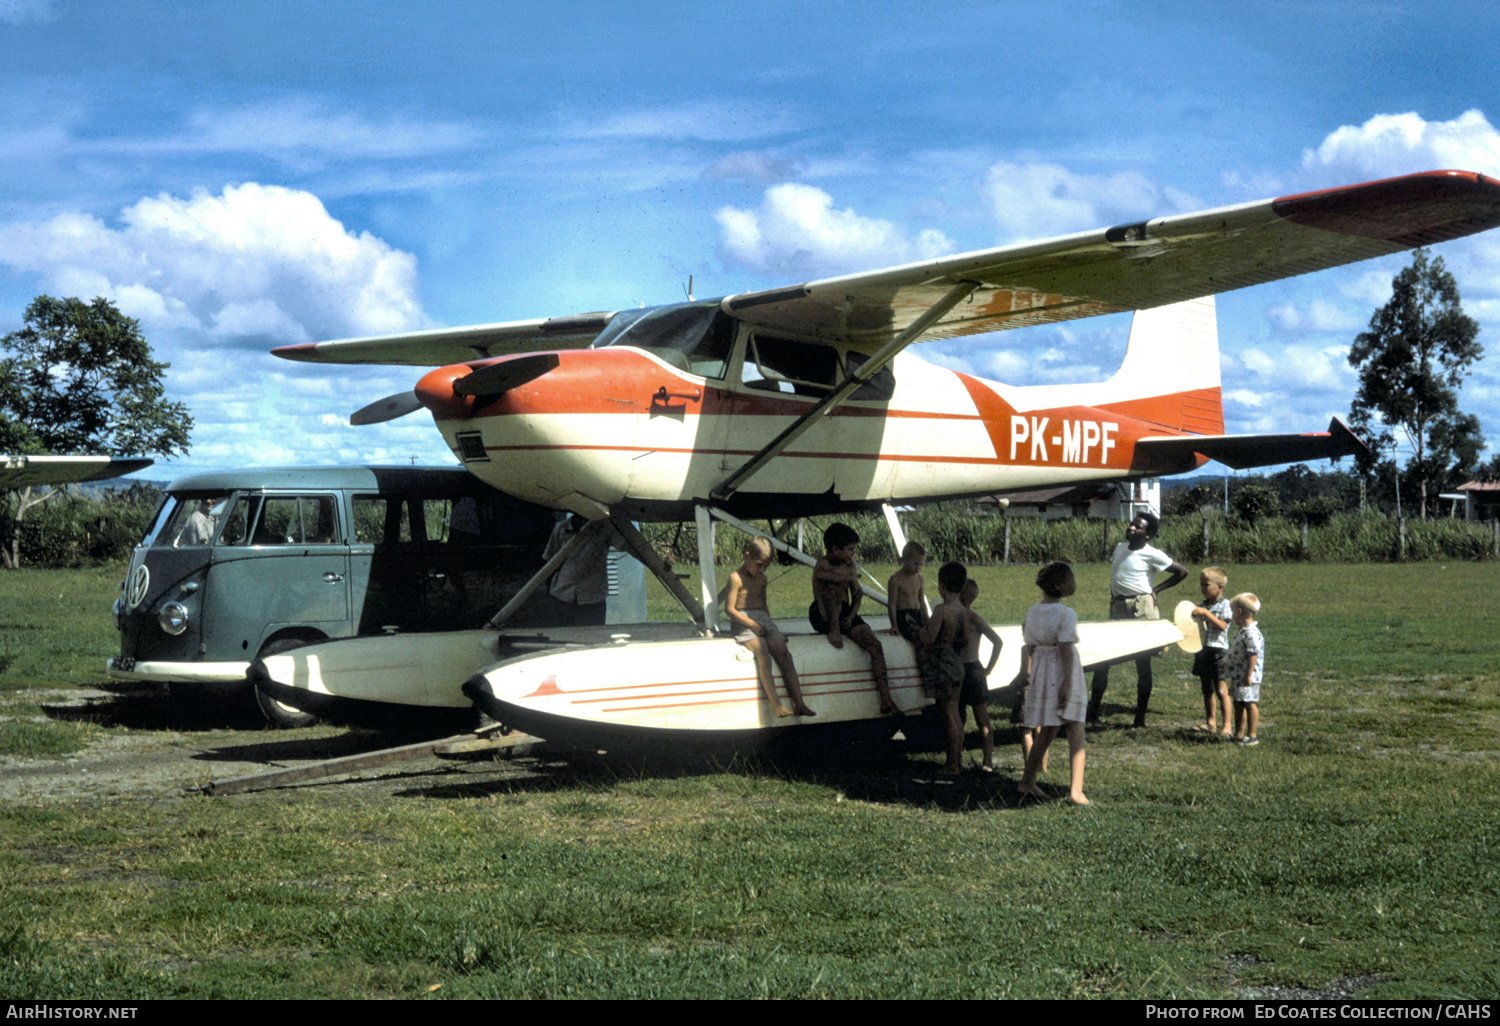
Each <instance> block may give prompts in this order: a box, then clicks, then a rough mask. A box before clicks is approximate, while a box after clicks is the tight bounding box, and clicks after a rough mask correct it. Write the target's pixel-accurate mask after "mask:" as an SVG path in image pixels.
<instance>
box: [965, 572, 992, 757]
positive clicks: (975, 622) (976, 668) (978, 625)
mask: <svg viewBox="0 0 1500 1026" xmlns="http://www.w3.org/2000/svg"><path fill="white" fill-rule="evenodd" d="M978 597H979V584H978V582H976V581H975V580H974V578H972V577H970V578H969V579H968V580H967V581H965V582H964V589H963V591H962V592H960V593H959V600H960V601H961V602H963V604H964V609H965V610H966V611H967V613H968V618H969V635H968V638H967V639H965V641H964V687H963V691H962V692H960V693H959V696H958V728H959V732H960V733H962V732H963V727H964V706H970V707H972V708H973V710H974V723H975V725H976V726H977V727H979V740H980V743H981V744H982V745H983V746H984V762H983V763H982V764H981V765H980V770H981V771H982V772H985V773H993V772H995V737H994V731H993V730H992V729H991V727H990V704H989V693H990V683H989V676H990V673H991V672H992V671H993V670H994V669H995V664H996V663H998V662H999V661H1000V645H1001V641H1000V635H998V634H996V633H995V629H994V628H993V627H991V626H990V625H989V623H987V622H986V621H985V619H984V617H982V616H980V615H979V614H978V613H976V612H975V611H974V600H975V599H976V598H978ZM981 637H986V638H989V639H990V664H989V665H988V666H983V665H981V664H980V662H979V639H980V638H981Z"/></svg>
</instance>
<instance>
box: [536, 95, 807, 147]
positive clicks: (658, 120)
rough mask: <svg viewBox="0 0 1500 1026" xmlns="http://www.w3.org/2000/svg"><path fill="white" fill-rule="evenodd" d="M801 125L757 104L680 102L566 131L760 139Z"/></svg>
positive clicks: (590, 134) (618, 135) (641, 136)
mask: <svg viewBox="0 0 1500 1026" xmlns="http://www.w3.org/2000/svg"><path fill="white" fill-rule="evenodd" d="M799 127H801V125H800V119H798V118H796V117H794V116H792V115H790V114H787V113H786V112H784V111H781V110H776V109H772V108H771V107H769V106H766V105H763V104H757V103H715V102H710V101H703V102H699V103H686V104H677V105H674V106H671V107H644V108H641V109H639V110H628V111H621V112H619V113H616V114H610V115H608V116H607V117H604V118H602V119H600V120H596V121H588V122H582V121H575V122H573V123H571V124H570V125H568V126H567V127H566V128H565V131H566V132H567V134H569V135H572V136H575V137H578V138H583V139H697V140H704V141H714V142H724V141H733V140H738V139H760V138H765V137H766V136H769V135H779V134H782V133H784V132H789V131H793V130H795V129H797V128H799Z"/></svg>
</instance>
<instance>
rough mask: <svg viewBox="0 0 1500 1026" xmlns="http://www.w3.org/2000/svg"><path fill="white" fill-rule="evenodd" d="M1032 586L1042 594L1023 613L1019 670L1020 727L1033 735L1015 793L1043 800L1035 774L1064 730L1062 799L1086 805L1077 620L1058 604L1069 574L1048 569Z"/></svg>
mask: <svg viewBox="0 0 1500 1026" xmlns="http://www.w3.org/2000/svg"><path fill="white" fill-rule="evenodd" d="M1036 586H1037V587H1038V588H1040V589H1042V595H1043V596H1044V598H1043V599H1042V601H1040V602H1038V603H1037V604H1036V605H1034V606H1032V607H1031V608H1030V609H1029V610H1027V612H1026V623H1025V626H1024V627H1022V629H1021V638H1022V641H1023V642H1024V644H1023V646H1022V648H1021V665H1022V666H1023V667H1027V668H1028V676H1029V683H1028V684H1027V685H1026V706H1025V710H1024V716H1023V722H1024V723H1025V725H1026V726H1027V727H1028V728H1035V731H1034V733H1033V735H1032V741H1031V745H1030V746H1029V750H1028V751H1027V753H1026V772H1025V773H1024V774H1023V775H1022V777H1021V783H1020V785H1019V786H1018V788H1017V789H1018V790H1019V791H1020V792H1021V794H1023V795H1029V796H1031V797H1033V798H1045V797H1046V796H1047V795H1046V793H1045V792H1044V791H1042V789H1041V788H1039V787H1037V786H1036V775H1037V771H1038V770H1040V769H1044V768H1045V767H1046V760H1047V746H1048V745H1050V744H1051V743H1052V739H1053V738H1054V737H1056V736H1057V731H1058V728H1059V727H1062V726H1066V727H1067V728H1068V768H1069V773H1070V776H1071V781H1070V787H1069V790H1068V798H1069V799H1070V800H1071V801H1072V802H1073V804H1074V805H1087V804H1089V800H1088V797H1087V796H1086V795H1085V794H1084V793H1083V761H1084V747H1085V741H1084V736H1083V722H1084V719H1085V718H1086V717H1087V715H1088V700H1089V695H1088V689H1087V688H1085V687H1084V683H1083V664H1082V662H1080V661H1079V658H1078V647H1077V642H1078V614H1077V613H1075V612H1073V610H1071V609H1069V608H1068V607H1067V606H1065V605H1063V604H1062V600H1063V599H1065V598H1067V597H1068V596H1069V595H1071V594H1073V592H1074V591H1075V590H1077V584H1076V583H1075V582H1074V580H1073V568H1072V567H1070V566H1068V564H1066V563H1048V564H1047V565H1046V566H1044V567H1042V569H1041V571H1040V572H1039V573H1038V574H1037V575H1036Z"/></svg>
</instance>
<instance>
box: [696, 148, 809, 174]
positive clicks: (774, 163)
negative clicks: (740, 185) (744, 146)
mask: <svg viewBox="0 0 1500 1026" xmlns="http://www.w3.org/2000/svg"><path fill="white" fill-rule="evenodd" d="M801 168H802V162H801V161H800V160H793V159H789V158H786V157H778V156H775V155H773V154H771V153H767V152H765V151H754V150H741V151H739V152H738V153H730V154H726V155H725V156H723V157H720V158H719V159H718V160H716V161H714V162H713V163H712V164H710V165H709V166H708V169H707V170H705V171H704V173H703V174H704V177H705V178H709V179H713V180H716V181H725V182H784V181H786V180H787V179H788V178H793V177H796V176H797V175H798V174H799V172H800V171H801Z"/></svg>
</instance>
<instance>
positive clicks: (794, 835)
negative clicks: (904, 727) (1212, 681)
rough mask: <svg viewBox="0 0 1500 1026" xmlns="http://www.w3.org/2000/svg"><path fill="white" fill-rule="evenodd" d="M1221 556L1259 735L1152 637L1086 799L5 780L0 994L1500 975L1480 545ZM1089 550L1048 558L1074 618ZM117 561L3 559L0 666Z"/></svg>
mask: <svg viewBox="0 0 1500 1026" xmlns="http://www.w3.org/2000/svg"><path fill="white" fill-rule="evenodd" d="M890 569H891V568H889V567H876V568H872V570H873V571H874V572H875V574H876V576H877V577H878V578H880V579H881V580H883V579H884V578H885V576H886V575H887V574H888V573H889V572H890ZM1228 571H1229V574H1230V587H1229V591H1230V592H1231V593H1234V592H1237V591H1241V590H1251V591H1255V592H1256V593H1257V594H1259V595H1260V597H1261V599H1262V601H1263V603H1264V607H1263V612H1262V616H1261V625H1262V628H1263V630H1264V632H1265V636H1266V642H1267V658H1266V666H1267V669H1266V684H1265V688H1264V698H1263V702H1262V726H1261V736H1262V738H1263V743H1262V744H1261V745H1260V746H1259V747H1258V748H1254V749H1243V748H1240V747H1238V746H1233V745H1229V744H1222V743H1217V742H1214V741H1211V740H1208V739H1204V738H1202V737H1200V736H1195V735H1193V734H1192V733H1191V732H1189V731H1187V730H1185V729H1184V728H1185V727H1186V725H1187V724H1189V723H1191V722H1192V721H1193V720H1194V719H1195V718H1197V717H1198V716H1200V715H1201V700H1200V697H1199V691H1198V686H1197V683H1196V682H1195V681H1193V680H1191V679H1190V678H1189V677H1188V675H1187V670H1188V666H1189V658H1188V657H1187V656H1185V655H1183V654H1181V653H1173V654H1171V655H1169V656H1167V657H1166V658H1164V659H1163V660H1161V662H1160V663H1159V665H1158V672H1157V689H1156V696H1155V698H1154V699H1153V703H1152V712H1151V717H1150V723H1151V725H1150V726H1149V727H1147V728H1146V729H1144V730H1131V729H1127V727H1126V724H1128V722H1129V714H1128V712H1127V711H1126V706H1128V705H1129V704H1131V703H1132V702H1133V699H1134V688H1133V679H1132V678H1133V673H1132V672H1131V671H1130V670H1129V669H1128V668H1127V669H1124V670H1121V671H1117V673H1116V675H1115V677H1114V686H1113V688H1112V690H1111V693H1110V699H1111V700H1112V701H1111V702H1107V703H1106V717H1105V724H1104V727H1103V729H1100V730H1098V731H1096V732H1093V733H1091V735H1090V748H1089V769H1088V791H1089V794H1090V796H1091V797H1092V798H1093V799H1094V802H1095V805H1094V806H1093V807H1092V808H1089V809H1073V808H1070V807H1068V806H1066V804H1063V803H1058V802H1052V803H1045V804H1040V805H1038V804H1035V803H1027V804H1026V805H1021V804H1019V803H1018V801H1017V799H1016V796H1015V792H1014V781H1015V779H1016V777H1017V776H1018V775H1019V772H1018V771H1019V757H1018V755H1017V753H1016V750H1015V747H1014V734H1013V732H1012V731H1010V730H1005V731H1002V734H1001V740H1002V742H1004V743H1005V748H1004V754H1003V757H1002V759H1001V766H1002V771H1001V773H1000V774H999V776H1000V780H999V781H998V782H996V783H994V784H993V785H991V784H990V783H989V782H986V781H983V780H980V779H979V778H977V777H975V778H973V779H972V780H969V781H967V782H965V783H962V784H960V785H959V786H956V787H952V788H945V789H937V788H933V787H930V786H928V785H926V784H922V783H917V782H915V781H916V780H917V779H925V777H926V776H927V775H928V772H927V771H929V770H930V769H931V768H932V765H933V764H935V763H936V762H937V761H938V760H939V759H940V756H939V755H937V754H935V753H933V754H916V755H911V754H907V753H902V752H895V753H888V752H884V751H882V750H878V749H876V750H872V749H871V748H869V747H867V748H865V749H843V750H838V751H831V752H823V753H820V754H819V757H818V758H815V759H809V760H807V761H805V762H801V763H798V764H795V765H793V764H780V765H776V764H771V763H769V762H731V763H728V764H724V765H718V766H703V765H701V764H700V765H681V764H647V765H644V766H643V765H640V764H636V763H630V762H626V761H602V760H575V761H572V762H562V761H554V762H549V763H542V764H537V765H527V764H521V765H517V766H511V767H502V766H497V767H492V768H491V767H485V768H481V769H479V770H475V771H471V772H469V773H466V774H463V775H462V776H460V777H458V778H456V779H457V781H458V782H456V783H455V782H452V781H451V780H450V778H439V779H440V780H442V781H444V782H442V783H437V784H427V783H423V782H422V781H420V780H416V781H412V782H411V783H409V784H408V785H405V786H402V787H400V788H397V789H396V791H395V793H394V794H392V793H390V789H389V788H386V789H382V788H379V787H375V786H373V785H335V786H324V787H316V788H302V789H297V790H287V791H277V792H268V793H262V794H254V795H242V796H237V797H232V798H218V799H209V798H182V799H162V798H160V797H149V798H148V797H141V798H137V799H131V798H123V799H122V798H118V797H116V798H112V799H110V800H108V801H97V802H96V801H85V800H57V801H50V802H49V801H32V802H27V803H25V804H24V805H21V804H12V805H10V806H8V807H3V808H0V866H3V869H4V872H3V873H0V924H3V925H0V995H3V996H5V997H59V998H60V997H81V996H90V997H120V998H127V997H132V998H145V997H177V996H181V997H309V996H329V997H362V996H372V997H373V996H405V997H418V996H423V995H428V996H431V997H560V996H591V997H645V996H660V997H695V996H706V997H754V996H772V997H797V996H830V997H949V998H951V997H982V996H983V997H1006V996H1009V997H1073V996H1081V997H1112V996H1119V997H1133V998H1143V997H1171V996H1175V997H1233V996H1243V995H1247V994H1255V993H1266V992H1267V991H1268V989H1269V988H1271V987H1279V988H1283V990H1282V991H1281V992H1280V993H1281V994H1282V995H1283V996H1285V995H1286V991H1285V988H1310V989H1313V990H1317V991H1320V992H1325V993H1354V994H1357V995H1359V996H1361V997H1486V996H1493V995H1494V994H1495V993H1497V992H1500V969H1497V961H1496V959H1495V956H1494V954H1493V947H1494V938H1495V937H1496V936H1500V911H1497V910H1500V901H1497V898H1500V887H1497V884H1500V868H1497V866H1500V858H1497V856H1500V851H1497V849H1500V830H1497V824H1500V772H1497V770H1500V757H1497V755H1500V753H1497V749H1500V745H1497V741H1496V739H1497V737H1500V669H1497V666H1500V630H1497V626H1500V625H1497V622H1496V621H1497V615H1500V614H1497V613H1496V608H1497V606H1500V603H1497V602H1496V601H1495V599H1494V596H1495V594H1496V591H1497V585H1500V564H1493V563H1488V564H1449V565H1439V564H1418V565H1408V566H1339V565H1321V566H1275V565H1271V566H1264V565H1263V566H1251V567H1244V568H1236V567H1229V568H1228ZM778 572H779V571H778V570H777V569H775V568H773V569H772V571H771V574H772V584H771V589H770V595H771V602H772V605H773V611H775V612H776V613H777V614H778V615H784V616H792V615H797V614H798V613H799V612H801V611H802V610H805V608H806V604H807V596H808V581H807V571H805V570H803V569H793V570H788V571H786V572H785V573H784V575H782V576H777V575H778ZM1034 574H1035V570H1034V569H1033V568H1025V567H990V568H979V569H978V570H976V572H975V575H976V577H977V578H978V579H979V581H980V584H981V589H982V592H981V598H980V602H979V606H980V608H981V610H982V611H983V612H985V614H986V615H987V616H989V617H990V618H991V619H992V620H993V621H995V622H997V623H1006V622H1014V621H1016V620H1017V619H1019V617H1020V616H1021V615H1022V614H1023V613H1024V611H1025V609H1026V607H1027V606H1028V605H1029V604H1030V603H1031V602H1032V601H1034V600H1035V598H1036V590H1035V588H1034V586H1033V585H1032V578H1033V577H1034ZM1105 574H1106V571H1105V568H1104V567H1103V566H1101V565H1085V566H1082V567H1080V568H1079V578H1080V579H1079V591H1080V595H1079V598H1078V599H1077V600H1076V602H1075V603H1074V604H1075V607H1076V608H1077V609H1078V610H1079V611H1080V613H1081V615H1082V616H1084V617H1085V618H1090V617H1092V618H1098V617H1102V616H1103V614H1104V611H1105V594H1104V583H1105ZM933 576H934V574H933V573H931V572H930V573H929V585H930V586H932V577H933ZM118 577H119V574H118V571H117V570H115V571H109V572H98V573H93V572H56V573H51V574H48V573H40V572H35V573H32V574H31V575H30V576H27V575H21V577H20V579H21V580H22V581H23V583H24V587H23V588H12V584H13V582H15V581H17V579H18V578H16V577H12V576H10V575H3V576H0V589H4V590H0V631H3V634H0V659H8V660H9V662H8V663H7V664H6V667H5V670H4V672H3V673H0V689H32V688H39V687H69V686H78V685H81V684H86V683H88V682H90V681H95V680H98V679H100V678H101V677H102V671H101V667H102V662H103V659H104V658H105V657H106V656H107V655H108V654H109V653H110V651H111V650H112V648H111V646H112V644H113V637H112V625H111V624H110V623H109V616H108V607H109V603H110V602H111V601H112V599H113V597H114V595H115V594H116V592H115V590H114V588H115V582H116V581H117V580H118ZM721 580H722V576H721ZM690 583H691V582H690ZM1194 594H1196V589H1190V586H1188V585H1185V586H1183V587H1181V588H1179V589H1177V594H1172V593H1169V595H1168V596H1166V597H1167V598H1169V599H1170V600H1171V601H1169V602H1167V603H1166V605H1168V606H1170V605H1171V604H1173V603H1174V602H1175V600H1176V599H1177V598H1179V597H1191V596H1192V595H1194ZM662 608H663V609H665V607H662ZM8 697H11V698H24V696H21V695H14V694H13V695H10V696H8ZM9 708H11V707H9V706H7V709H9ZM35 726H36V727H37V729H38V730H40V731H42V732H45V731H48V730H54V729H56V730H63V729H68V730H72V729H77V727H78V725H76V724H51V723H42V724H39V725H35ZM113 729H116V728H111V727H91V728H89V730H88V731H85V732H84V733H82V734H81V735H79V736H78V737H76V738H74V742H73V743H77V744H88V743H91V742H92V741H94V740H97V737H98V735H99V734H103V733H108V732H109V731H110V730H113ZM1064 752H1065V749H1063V750H1061V751H1060V752H1059V755H1062V754H1063V753H1064ZM969 757H970V759H971V761H972V760H973V759H974V753H973V751H972V750H971V751H970V753H969ZM1065 762H1066V759H1065V758H1058V759H1055V760H1054V767H1053V772H1052V774H1051V776H1050V777H1048V778H1045V782H1046V783H1047V784H1049V785H1050V786H1052V787H1053V788H1054V789H1055V790H1060V789H1061V783H1062V781H1063V779H1064V778H1063V773H1062V769H1063V766H1064V765H1065ZM3 771H4V767H3V765H0V772H3Z"/></svg>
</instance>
